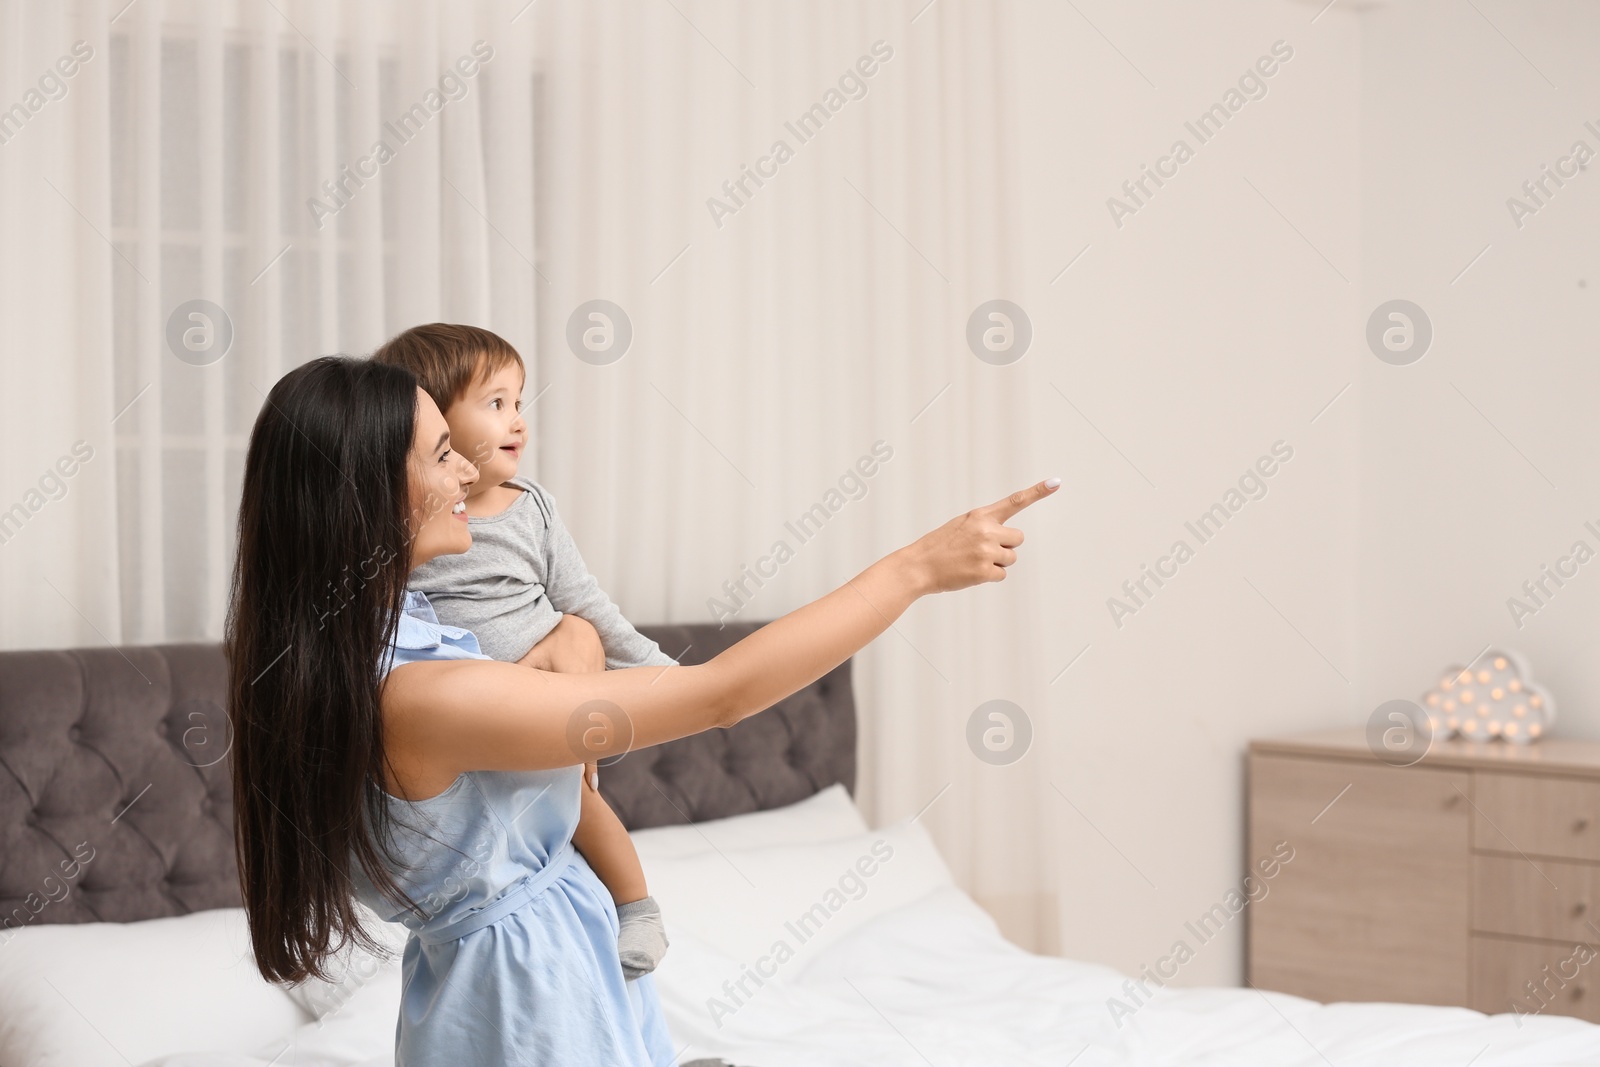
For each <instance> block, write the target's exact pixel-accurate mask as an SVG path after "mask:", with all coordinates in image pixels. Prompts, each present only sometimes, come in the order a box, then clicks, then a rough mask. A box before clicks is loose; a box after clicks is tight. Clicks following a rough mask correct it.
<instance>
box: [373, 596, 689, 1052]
mask: <svg viewBox="0 0 1600 1067" xmlns="http://www.w3.org/2000/svg"><path fill="white" fill-rule="evenodd" d="M390 654H391V656H390V660H389V662H388V663H386V664H385V673H387V670H388V669H390V668H392V667H398V666H400V665H402V664H406V663H417V662H422V661H426V660H445V659H486V658H487V657H486V656H484V655H483V654H482V653H481V652H480V651H479V650H478V640H477V638H475V637H474V636H473V635H472V633H471V632H470V631H468V630H462V629H459V628H457V627H453V626H444V625H442V624H440V622H439V621H438V617H437V616H436V615H435V614H434V611H433V607H432V605H430V604H429V603H428V600H427V598H426V597H425V596H424V595H423V594H421V593H415V592H412V593H407V594H406V603H405V614H404V615H402V616H401V617H400V621H399V627H398V632H397V633H396V636H395V641H394V645H393V646H392V648H391V649H390ZM582 772H583V768H582V767H581V766H572V767H562V768H560V769H558V770H554V771H519V772H505V771H469V772H467V773H465V774H463V775H461V776H460V777H459V778H457V779H456V780H455V782H454V783H453V784H452V785H451V786H450V787H449V788H448V789H446V790H445V791H444V792H443V793H440V794H439V795H437V796H434V797H429V798H427V799H425V800H420V801H404V800H400V799H398V798H396V797H392V796H390V797H388V798H387V803H388V806H389V810H390V812H392V813H393V815H394V818H395V825H394V833H393V836H392V841H393V842H394V845H395V847H394V849H393V854H394V855H395V856H396V857H398V858H402V859H403V864H404V866H405V867H408V868H409V870H401V869H399V866H397V865H390V867H389V869H390V870H391V872H393V873H394V874H395V875H396V877H397V878H398V879H399V882H400V885H402V886H403V887H404V888H405V889H406V891H407V892H408V893H409V894H410V895H411V897H412V899H413V900H415V901H416V902H417V903H418V904H419V905H421V906H422V908H423V909H424V910H425V911H426V912H427V914H428V915H429V918H428V919H427V920H426V921H423V920H421V919H419V918H418V917H417V916H416V915H415V914H414V913H413V912H411V911H410V910H408V909H407V908H405V906H404V905H403V904H396V903H395V902H393V901H391V900H388V899H386V898H383V897H380V896H379V895H378V893H377V891H376V889H375V888H374V887H373V886H372V883H371V881H370V880H369V879H368V878H367V877H366V876H365V873H364V872H363V871H362V870H361V867H360V864H358V863H353V866H354V868H355V872H354V873H355V883H356V887H357V896H358V897H359V899H360V900H361V901H362V903H364V904H366V905H367V906H368V907H370V908H372V909H373V910H374V911H376V912H377V913H378V914H379V915H381V916H383V918H384V919H386V920H389V921H391V922H400V923H404V924H405V925H406V926H407V927H408V928H409V929H410V930H411V935H410V936H409V937H408V938H407V939H406V947H405V953H404V955H403V957H402V961H401V975H402V982H403V987H402V988H403V993H402V995H401V1001H400V1018H399V1021H398V1023H397V1025H396V1029H395V1065H396V1067H435V1065H441V1064H448V1065H452V1067H454V1065H466V1067H476V1065H483V1067H488V1065H491V1064H492V1065H494V1067H500V1065H502V1064H529V1065H539V1067H544V1065H547V1064H548V1065H552V1067H554V1065H560V1067H588V1065H593V1067H602V1065H604V1067H667V1065H670V1064H672V1063H673V1062H674V1054H673V1050H672V1041H671V1037H670V1036H669V1034H668V1033H667V1025H666V1020H665V1019H664V1017H663V1016H662V1012H661V1001H660V998H659V996H658V995H657V992H656V988H655V985H654V976H653V975H645V976H643V977H641V978H638V979H635V980H634V981H632V982H628V981H625V980H624V979H623V976H622V964H621V962H620V961H619V960H618V958H617V910H616V906H615V905H614V904H613V902H612V900H611V894H610V892H608V891H607V889H606V887H605V886H604V885H603V884H602V883H601V881H600V879H599V878H598V877H596V875H595V873H594V871H593V870H592V869H591V868H590V866H589V864H588V863H587V862H585V860H584V859H583V857H582V856H581V855H580V854H579V853H578V852H577V850H576V849H575V848H574V847H573V845H572V832H573V829H574V828H575V827H576V826H577V825H578V796H579V789H580V777H581V775H582ZM402 824H406V825H402Z"/></svg>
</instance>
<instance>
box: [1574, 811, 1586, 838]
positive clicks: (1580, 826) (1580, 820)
mask: <svg viewBox="0 0 1600 1067" xmlns="http://www.w3.org/2000/svg"><path fill="white" fill-rule="evenodd" d="M1588 828H1589V816H1587V815H1580V816H1578V817H1577V818H1576V819H1574V820H1573V823H1572V832H1573V833H1575V834H1581V833H1583V832H1584V831H1585V830H1587V829H1588Z"/></svg>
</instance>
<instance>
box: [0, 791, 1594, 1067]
mask: <svg viewBox="0 0 1600 1067" xmlns="http://www.w3.org/2000/svg"><path fill="white" fill-rule="evenodd" d="M824 794H826V795H822V794H819V796H818V797H816V798H813V799H811V800H809V801H807V802H802V804H801V805H794V806H792V807H791V808H790V809H784V810H780V811H776V812H763V813H755V814H752V815H749V816H740V817H737V818H736V819H732V820H726V821H724V822H722V823H720V824H718V825H716V826H713V825H711V824H706V829H708V830H710V831H711V832H709V833H704V832H702V831H701V830H700V829H697V828H693V827H680V828H674V829H672V830H665V831H643V832H641V833H640V834H638V835H636V840H637V841H638V843H639V851H640V854H641V858H642V859H643V860H644V862H645V868H646V875H647V878H648V880H649V882H650V887H651V892H652V894H654V895H655V896H656V898H657V899H658V900H659V901H660V902H661V906H662V913H663V916H664V918H665V921H666V924H667V931H668V934H669V936H670V938H671V947H670V949H669V950H668V952H667V956H666V959H665V960H664V961H663V962H662V964H661V966H660V968H659V969H658V970H657V971H656V980H657V984H658V988H659V989H660V991H661V996H662V1000H663V1003H664V1006H665V1009H666V1014H667V1021H668V1025H669V1027H670V1029H671V1031H672V1034H673V1036H674V1038H675V1040H676V1044H677V1045H678V1046H679V1048H680V1052H679V1059H680V1060H681V1061H688V1060H693V1059H697V1058H705V1057H714V1056H715V1057H722V1058H724V1059H726V1060H728V1061H729V1062H731V1063H734V1064H738V1065H740V1067H802V1065H803V1067H828V1065H835V1064H837V1065H858V1064H859V1065H869V1064H870V1065H872V1067H897V1065H902V1064H903V1065H905V1067H928V1065H935V1067H965V1065H980V1064H981V1065H989V1064H994V1065H1000V1064H1005V1065H1032V1064H1039V1065H1045V1064H1049V1065H1051V1067H1068V1065H1071V1067H1105V1065H1109V1064H1115V1065H1131V1064H1139V1065H1148V1067H1161V1065H1169V1064H1170V1065H1173V1067H1177V1065H1185V1067H1188V1065H1196V1064H1199V1065H1224V1064H1228V1065H1232V1064H1238V1065H1249V1067H1263V1065H1284V1067H1299V1065H1304V1067H1334V1065H1337V1067H1346V1065H1352V1067H1353V1065H1360V1067H1386V1065H1393V1067H1469V1065H1470V1067H1509V1065H1513V1064H1514V1065H1518V1067H1521V1065H1534V1064H1537V1065H1540V1067H1555V1065H1562V1064H1573V1065H1577V1064H1589V1065H1592V1064H1600V1026H1595V1025H1591V1024H1589V1023H1585V1022H1582V1021H1579V1020H1577V1019H1571V1018H1565V1017H1560V1016H1529V1017H1524V1018H1522V1019H1521V1020H1518V1019H1517V1018H1516V1017H1514V1016H1512V1015H1496V1016H1485V1015H1481V1014H1479V1013H1477V1012H1474V1011H1469V1010H1467V1009H1465V1008H1437V1007H1421V1006H1414V1005H1401V1004H1331V1005H1320V1004H1317V1003H1314V1002H1312V1001H1307V1000H1302V999H1300V998H1298V997H1291V996H1287V995H1284V994H1279V993H1263V992H1258V991H1256V990H1253V989H1232V988H1228V989H1179V988H1174V987H1168V988H1166V989H1158V990H1156V991H1155V995H1154V997H1153V999H1151V1000H1149V1001H1148V1002H1147V1003H1145V1004H1144V1006H1142V1007H1140V1008H1139V1009H1138V1010H1137V1011H1136V1012H1135V1014H1134V1015H1133V1016H1132V1017H1131V1018H1124V1019H1123V1021H1122V1025H1121V1026H1120V1027H1119V1026H1118V1025H1117V1024H1116V1022H1115V1021H1114V1019H1113V1016H1112V1014H1111V1012H1110V1010H1109V1008H1108V1001H1109V1000H1110V998H1112V997H1119V998H1125V997H1126V993H1125V991H1124V989H1123V984H1124V982H1125V981H1126V977H1125V976H1124V975H1122V974H1120V973H1118V972H1117V971H1115V970H1113V969H1111V968H1109V967H1104V966H1100V965H1096V964H1089V963H1079V962H1074V961H1072V960H1064V959H1060V958H1057V957H1052V956H1035V955H1033V954H1031V953H1028V952H1025V951H1023V950H1022V949H1020V948H1017V947H1016V946H1015V945H1012V944H1010V943H1009V942H1007V941H1006V940H1004V939H1003V938H1002V937H1001V936H1000V933H999V931H998V929H997V928H996V926H995V924H994V922H993V920H991V919H990V918H989V916H988V914H987V913H986V912H984V911H983V909H982V908H980V907H979V906H978V905H977V904H976V903H974V902H973V901H972V900H971V899H970V898H969V897H968V896H966V894H965V893H963V892H962V891H961V890H960V889H959V888H957V887H956V886H955V884H954V882H953V881H952V879H951V878H950V875H949V872H948V870H947V869H946V868H945V866H944V863H943V861H942V859H940V857H939V856H938V852H937V850H936V849H935V848H934V847H933V844H932V842H931V840H929V839H928V837H927V834H926V833H925V832H924V831H923V830H922V828H921V826H920V825H919V824H915V823H901V824H897V825H896V826H893V827H888V828H885V829H884V830H880V831H867V830H866V828H865V824H864V823H862V822H861V821H860V818H859V814H858V813H857V812H856V811H855V809H854V807H853V805H851V804H850V802H849V799H848V797H847V796H845V794H844V792H843V790H842V789H839V790H837V791H824ZM851 872H855V874H852V873H851ZM836 890H842V892H836ZM823 905H825V907H823V909H822V910H818V911H816V912H815V914H816V915H817V916H819V917H820V918H819V920H818V922H817V925H816V927H815V928H814V929H808V930H806V931H803V932H801V933H796V931H795V928H794V927H793V925H792V924H793V922H794V921H795V919H796V918H797V917H798V916H800V915H802V914H803V913H808V912H810V911H811V910H812V909H813V908H814V907H817V906H823ZM778 941H783V942H786V943H791V944H793V945H795V946H798V947H797V948H796V951H795V952H794V953H793V955H792V956H785V957H784V958H783V959H775V957H774V956H773V954H772V953H771V952H770V951H769V950H770V949H771V948H773V947H775V943H776V942H778ZM248 944H249V942H248V937H247V932H246V930H245V927H244V913H243V910H242V909H237V908H235V909H224V910H219V911H211V912H199V913H196V914H193V915H188V916H183V917H181V918H176V919H158V920H152V921H150V922H146V923H128V924H85V925H81V926H56V927H51V926H43V927H32V928H27V929H23V930H21V931H19V932H17V933H16V934H15V935H14V936H13V937H12V938H11V939H10V940H9V942H7V943H5V944H0V1067H99V1065H101V1064H104V1065H106V1067H124V1065H128V1064H139V1065H140V1067H155V1065H160V1067H269V1064H270V1065H272V1067H294V1065H299V1067H392V1064H393V1057H392V1050H393V1045H394V1029H395V1018H396V1008H397V1005H398V1003H399V995H400V983H399V975H398V967H397V965H395V964H390V965H389V966H387V967H383V968H381V969H377V970H376V974H375V976H374V977H371V978H370V979H363V981H361V982H360V983H358V984H356V985H353V986H351V987H350V988H349V989H347V990H345V991H344V994H345V995H342V996H341V997H340V998H339V1004H338V1006H337V1008H336V1009H335V1010H332V1011H330V1012H328V1013H327V1014H326V1015H324V1016H323V1017H322V1018H321V1019H316V1018H315V1017H314V1016H313V1015H312V1013H311V1012H310V1011H307V1010H306V1009H305V1007H304V1006H303V1005H301V1004H297V1003H296V1002H295V1001H294V1000H292V999H291V998H290V997H289V995H288V994H287V993H286V992H284V991H283V990H281V989H279V988H276V987H273V986H269V985H267V984H266V983H264V982H262V981H261V980H260V978H259V977H258V976H257V975H256V974H255V971H254V968H253V965H252V964H251V961H250V959H249V954H248ZM763 959H766V961H767V962H766V963H762V962H761V961H762V960H763ZM753 966H762V967H764V968H765V973H766V974H767V975H770V977H767V978H764V979H762V980H760V981H759V982H758V981H757V979H756V978H755V977H753V976H752V971H751V967H753ZM368 973H370V972H368ZM742 976H743V977H744V989H743V990H742V991H740V990H737V989H735V988H734V987H733V985H732V983H734V982H736V981H738V980H739V979H740V978H741V977H742ZM267 1035H277V1036H272V1037H270V1039H269V1038H268V1036H267ZM184 1048H189V1049H196V1050H197V1051H195V1052H190V1053H181V1054H176V1055H175V1054H173V1053H174V1051H175V1050H177V1049H184ZM207 1049H209V1050H227V1051H209V1052H208V1051H198V1050H207Z"/></svg>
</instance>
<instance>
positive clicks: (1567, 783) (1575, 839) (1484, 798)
mask: <svg viewBox="0 0 1600 1067" xmlns="http://www.w3.org/2000/svg"><path fill="white" fill-rule="evenodd" d="M1472 779H1473V782H1472V785H1473V794H1474V799H1473V804H1474V807H1475V808H1476V810H1475V811H1474V812H1473V819H1472V845H1473V847H1474V848H1482V849H1491V850H1493V851H1496V852H1512V853H1517V852H1521V853H1526V854H1527V855H1530V856H1560V857H1562V858H1565V859H1575V860H1600V782H1589V781H1580V780H1578V779H1575V778H1549V777H1535V776H1533V775H1527V774H1498V773H1495V772H1492V771H1474V772H1473V775H1472Z"/></svg>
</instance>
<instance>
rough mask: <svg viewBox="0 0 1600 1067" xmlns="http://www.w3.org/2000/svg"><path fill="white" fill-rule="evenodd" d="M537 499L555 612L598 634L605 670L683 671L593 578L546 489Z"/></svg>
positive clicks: (548, 591)
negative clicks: (579, 620)
mask: <svg viewBox="0 0 1600 1067" xmlns="http://www.w3.org/2000/svg"><path fill="white" fill-rule="evenodd" d="M529 484H530V485H536V484H537V483H531V482H530V483H529ZM533 497H534V501H535V502H536V503H537V504H538V505H539V509H540V512H541V514H542V515H543V516H544V520H545V537H544V551H545V560H544V591H545V595H546V596H547V597H549V598H550V605H551V607H553V608H555V610H557V611H560V612H563V613H565V614H568V615H577V616H579V617H580V618H582V619H584V620H586V621H587V622H588V623H589V624H590V625H592V626H593V627H594V628H595V632H596V633H598V634H599V636H600V644H601V646H602V648H603V649H604V654H605V666H607V667H609V668H611V669H613V670H620V669H621V668H624V667H673V666H677V662H678V661H677V660H675V659H673V658H672V657H671V656H669V655H667V654H666V653H665V652H663V651H661V646H660V645H658V644H656V643H655V642H654V641H652V640H650V638H648V637H646V636H644V635H643V634H641V633H640V632H639V631H638V630H635V629H634V628H633V624H632V623H630V622H629V621H628V620H627V619H626V618H625V617H624V616H623V614H622V611H621V609H619V608H618V607H617V605H616V604H615V603H613V602H612V600H611V598H610V597H609V596H607V595H606V592H605V590H604V589H601V588H600V583H599V582H598V581H597V580H596V579H595V577H594V575H592V574H590V573H589V568H588V566H587V565H586V564H585V563H584V562H583V555H582V554H581V553H580V552H579V551H578V546H577V544H576V543H575V542H574V541H573V539H572V535H571V534H570V533H568V532H567V527H566V524H565V523H564V522H562V521H561V514H560V512H558V511H557V510H556V504H555V498H553V497H552V496H551V495H550V493H549V492H548V491H547V490H545V489H544V488H543V487H542V486H540V487H537V490H536V491H535V492H534V494H533Z"/></svg>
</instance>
